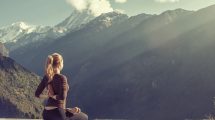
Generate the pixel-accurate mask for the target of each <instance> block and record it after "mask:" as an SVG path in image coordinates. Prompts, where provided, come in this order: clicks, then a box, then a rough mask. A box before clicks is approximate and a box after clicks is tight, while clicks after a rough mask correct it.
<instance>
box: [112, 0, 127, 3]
mask: <svg viewBox="0 0 215 120" xmlns="http://www.w3.org/2000/svg"><path fill="white" fill-rule="evenodd" d="M115 2H117V3H125V2H127V0H115Z"/></svg>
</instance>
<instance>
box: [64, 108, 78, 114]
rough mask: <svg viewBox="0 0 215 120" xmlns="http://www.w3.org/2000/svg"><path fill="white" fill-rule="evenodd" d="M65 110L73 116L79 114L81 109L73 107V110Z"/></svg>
mask: <svg viewBox="0 0 215 120" xmlns="http://www.w3.org/2000/svg"><path fill="white" fill-rule="evenodd" d="M67 110H68V111H69V112H71V113H73V114H77V113H80V112H81V109H80V108H78V107H74V108H67Z"/></svg>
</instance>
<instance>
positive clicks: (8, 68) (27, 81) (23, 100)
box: [0, 56, 42, 118]
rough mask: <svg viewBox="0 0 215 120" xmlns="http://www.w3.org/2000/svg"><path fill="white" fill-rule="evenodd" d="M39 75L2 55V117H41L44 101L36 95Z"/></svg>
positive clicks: (0, 95) (0, 93)
mask: <svg viewBox="0 0 215 120" xmlns="http://www.w3.org/2000/svg"><path fill="white" fill-rule="evenodd" d="M39 79H40V78H39V76H37V75H36V74H34V73H32V72H30V71H28V70H26V69H25V68H23V67H22V66H21V65H19V64H17V63H16V62H15V61H14V60H12V59H11V58H8V57H4V56H0V91H1V92H0V106H1V110H0V117H3V118H7V117H9V118H17V117H18V118H40V117H41V110H42V102H41V101H40V100H38V99H36V98H35V97H34V91H35V89H36V87H37V85H38V83H39Z"/></svg>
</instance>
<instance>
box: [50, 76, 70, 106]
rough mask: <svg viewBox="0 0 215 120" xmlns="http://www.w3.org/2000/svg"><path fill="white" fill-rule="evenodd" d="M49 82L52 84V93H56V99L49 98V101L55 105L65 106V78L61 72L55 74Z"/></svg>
mask: <svg viewBox="0 0 215 120" xmlns="http://www.w3.org/2000/svg"><path fill="white" fill-rule="evenodd" d="M49 84H50V85H51V86H52V89H53V92H54V95H56V100H55V99H52V98H50V100H51V101H50V102H55V104H57V107H60V108H65V106H66V97H67V92H68V83H67V78H66V77H65V76H64V75H62V74H55V75H54V76H53V80H52V81H51V82H50V83H49ZM48 102H49V100H48Z"/></svg>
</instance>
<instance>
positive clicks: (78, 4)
mask: <svg viewBox="0 0 215 120" xmlns="http://www.w3.org/2000/svg"><path fill="white" fill-rule="evenodd" d="M66 1H67V2H68V3H69V4H70V5H72V7H74V8H76V9H77V10H79V11H83V10H89V11H90V12H91V13H92V14H93V15H95V16H99V15H100V14H102V13H108V12H112V11H113V8H112V7H111V4H110V2H109V1H108V0H66Z"/></svg>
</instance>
